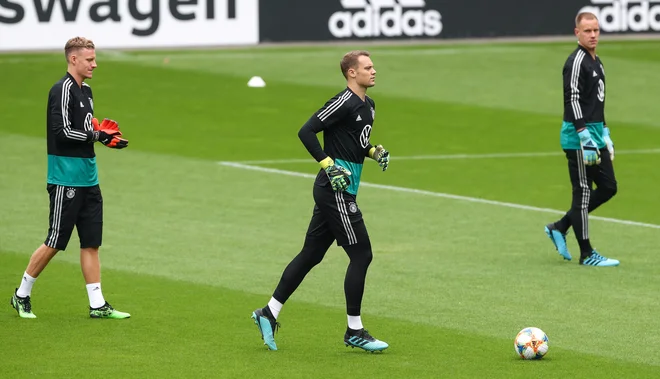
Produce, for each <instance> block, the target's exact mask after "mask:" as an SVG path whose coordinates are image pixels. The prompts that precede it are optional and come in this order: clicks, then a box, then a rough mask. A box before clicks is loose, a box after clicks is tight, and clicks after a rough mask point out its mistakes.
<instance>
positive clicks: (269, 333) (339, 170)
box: [252, 51, 389, 351]
mask: <svg viewBox="0 0 660 379" xmlns="http://www.w3.org/2000/svg"><path fill="white" fill-rule="evenodd" d="M340 67H341V71H342V73H343V75H344V77H345V78H346V81H347V88H346V89H344V90H342V91H341V92H340V93H338V94H337V95H335V96H334V97H333V98H332V99H330V100H329V101H328V102H326V104H325V105H324V106H323V107H322V108H321V109H320V110H319V111H317V112H316V113H315V114H314V115H313V116H312V117H311V118H310V119H309V120H308V121H307V122H306V123H305V125H303V127H302V128H301V129H300V131H299V132H298V137H299V138H300V140H301V141H302V143H303V144H304V145H305V147H306V148H307V150H308V151H309V153H310V154H311V155H312V157H314V159H316V161H317V162H318V163H319V164H320V166H321V170H320V171H319V173H318V175H317V177H316V181H315V182H314V188H313V196H314V202H315V205H314V210H313V213H312V219H311V221H310V223H309V227H308V229H307V234H306V236H305V241H304V244H303V247H302V250H301V251H300V253H299V254H298V255H297V256H296V257H295V258H294V259H293V260H292V261H291V263H289V265H288V266H287V267H286V269H285V270H284V272H283V274H282V277H281V279H280V282H279V283H278V285H277V288H276V289H275V291H274V293H273V296H272V298H271V299H270V301H269V302H268V304H267V305H266V306H265V307H263V308H260V309H257V310H255V311H254V312H253V313H252V318H253V319H254V322H255V323H256V324H257V327H258V328H259V331H260V332H261V337H262V339H263V340H264V343H265V344H266V345H267V346H268V348H269V349H270V350H277V345H276V344H275V339H274V333H275V331H276V329H277V327H278V326H279V323H278V322H277V318H278V316H279V313H280V310H281V309H282V306H283V304H284V303H285V302H286V301H287V300H288V299H289V297H290V296H291V295H292V294H293V292H294V291H295V290H296V288H298V286H299V285H300V283H301V282H302V281H303V279H304V278H305V275H307V274H308V273H309V272H310V270H311V269H312V268H313V267H314V266H316V265H317V264H319V263H320V262H321V261H322V260H323V257H324V256H325V253H326V252H327V250H328V248H330V246H331V245H332V243H333V242H334V241H337V245H339V246H342V247H343V248H344V250H345V251H346V254H347V255H348V257H349V259H350V263H349V265H348V269H347V270H346V277H345V279H344V294H345V296H346V313H347V317H348V327H347V329H346V333H345V334H344V343H345V344H346V346H352V347H359V348H362V349H364V350H367V351H379V350H384V349H386V348H387V347H388V345H387V343H385V342H383V341H379V340H377V339H375V338H374V337H372V336H371V335H370V334H369V332H368V331H367V330H365V329H364V326H363V325H362V320H361V318H360V310H361V309H360V308H361V304H362V295H363V292H364V284H365V278H366V275H367V269H368V267H369V264H370V263H371V259H372V251H371V242H370V241H369V234H368V233H367V228H366V226H365V224H364V220H363V219H362V212H360V209H359V208H358V205H357V201H356V196H357V192H358V186H359V185H360V176H361V172H362V164H363V162H364V158H365V157H369V158H372V159H374V160H375V161H376V162H378V164H379V165H380V167H381V168H382V170H383V171H385V170H386V169H387V166H388V163H389V152H388V151H387V150H385V149H384V148H383V147H382V146H381V145H378V146H372V145H371V143H370V142H369V137H370V135H371V128H372V126H373V121H374V117H375V108H376V106H375V104H374V101H373V100H372V99H371V98H369V97H368V96H366V92H367V89H368V88H370V87H373V86H374V85H375V76H376V70H374V66H373V63H372V61H371V58H370V57H369V53H368V52H366V51H351V52H349V53H347V54H345V55H344V57H343V59H342V60H341V62H340ZM321 131H323V141H324V147H323V148H322V147H321V144H320V143H319V140H318V138H317V137H316V134H317V133H319V132H321Z"/></svg>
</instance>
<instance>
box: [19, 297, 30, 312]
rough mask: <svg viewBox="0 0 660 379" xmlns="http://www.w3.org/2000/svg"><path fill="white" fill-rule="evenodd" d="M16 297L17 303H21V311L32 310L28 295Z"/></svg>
mask: <svg viewBox="0 0 660 379" xmlns="http://www.w3.org/2000/svg"><path fill="white" fill-rule="evenodd" d="M16 299H17V300H18V303H19V304H21V307H22V308H23V311H25V312H27V313H31V312H32V304H31V303H30V296H26V297H18V296H16Z"/></svg>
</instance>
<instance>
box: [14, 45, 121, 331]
mask: <svg viewBox="0 0 660 379" xmlns="http://www.w3.org/2000/svg"><path fill="white" fill-rule="evenodd" d="M95 49H96V48H95V46H94V43H93V42H92V41H91V40H88V39H86V38H83V37H75V38H72V39H70V40H69V41H67V43H66V45H65V47H64V54H65V56H66V61H67V73H66V75H65V76H64V77H63V78H62V79H60V80H59V81H58V82H57V83H55V84H54V85H53V86H52V87H51V89H50V92H49V94H48V107H47V112H46V120H47V121H46V140H47V150H48V178H47V183H48V184H47V187H46V188H47V190H48V194H49V197H50V214H49V220H50V227H49V229H48V236H47V237H46V240H45V241H44V243H43V244H42V245H41V246H39V248H37V250H36V251H35V252H34V253H33V254H32V256H31V257H30V262H29V263H28V266H27V268H26V270H25V273H24V274H23V278H22V280H21V285H20V286H19V287H18V288H16V291H15V292H14V295H13V296H12V298H11V305H12V307H14V309H16V312H18V315H19V316H20V317H22V318H36V316H35V315H34V313H33V312H32V303H31V293H32V286H33V284H34V282H35V281H36V280H37V277H38V276H39V274H40V273H41V272H42V271H43V270H44V269H45V268H46V266H47V265H48V263H49V262H50V260H51V259H52V258H53V257H54V256H55V254H57V252H58V251H60V250H65V249H66V247H67V245H68V243H69V238H70V237H71V234H72V233H73V229H74V227H75V228H76V229H77V231H78V237H79V238H80V265H81V268H82V272H83V277H84V279H85V283H86V287H87V294H88V297H89V316H90V317H92V318H115V319H121V318H128V317H130V315H129V314H128V313H124V312H119V311H117V310H115V309H114V308H113V307H112V306H111V305H110V304H109V303H108V302H106V301H105V298H104V297H103V293H102V292H101V264H100V260H99V247H100V246H101V239H102V232H103V197H102V196H101V189H100V187H99V180H98V170H97V167H96V154H95V153H94V143H95V142H97V141H99V142H101V143H103V144H104V145H106V146H108V147H111V148H115V149H122V148H124V147H126V146H127V145H128V141H127V140H125V139H122V138H120V136H121V131H120V130H119V126H118V125H117V123H116V122H114V121H112V120H109V119H104V120H103V122H102V123H101V124H99V122H98V120H97V119H95V118H94V101H93V96H92V89H91V87H90V86H89V85H88V84H87V83H85V82H84V80H85V79H91V78H92V73H93V71H94V69H96V67H97V65H96V53H95Z"/></svg>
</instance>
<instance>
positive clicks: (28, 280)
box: [16, 271, 37, 297]
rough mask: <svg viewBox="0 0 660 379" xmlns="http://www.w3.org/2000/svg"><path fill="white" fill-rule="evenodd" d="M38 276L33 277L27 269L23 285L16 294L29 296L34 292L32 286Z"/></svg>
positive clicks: (22, 281)
mask: <svg viewBox="0 0 660 379" xmlns="http://www.w3.org/2000/svg"><path fill="white" fill-rule="evenodd" d="M36 280H37V278H33V277H31V276H30V275H29V274H28V273H27V271H26V272H25V273H24V274H23V279H22V280H21V286H20V287H18V290H17V291H16V296H18V297H27V296H30V294H31V293H32V286H33V285H34V282H35V281H36Z"/></svg>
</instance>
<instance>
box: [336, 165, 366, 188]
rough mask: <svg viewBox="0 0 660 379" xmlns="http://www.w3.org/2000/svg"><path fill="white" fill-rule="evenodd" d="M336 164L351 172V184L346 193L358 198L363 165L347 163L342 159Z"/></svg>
mask: <svg viewBox="0 0 660 379" xmlns="http://www.w3.org/2000/svg"><path fill="white" fill-rule="evenodd" d="M335 163H336V164H338V165H340V166H342V167H344V168H346V169H347V170H348V171H350V172H351V184H350V185H349V186H348V189H347V190H346V192H348V193H350V194H352V195H354V196H357V192H358V187H359V186H360V177H361V176H362V164H361V163H353V162H347V161H344V160H341V159H335Z"/></svg>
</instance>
